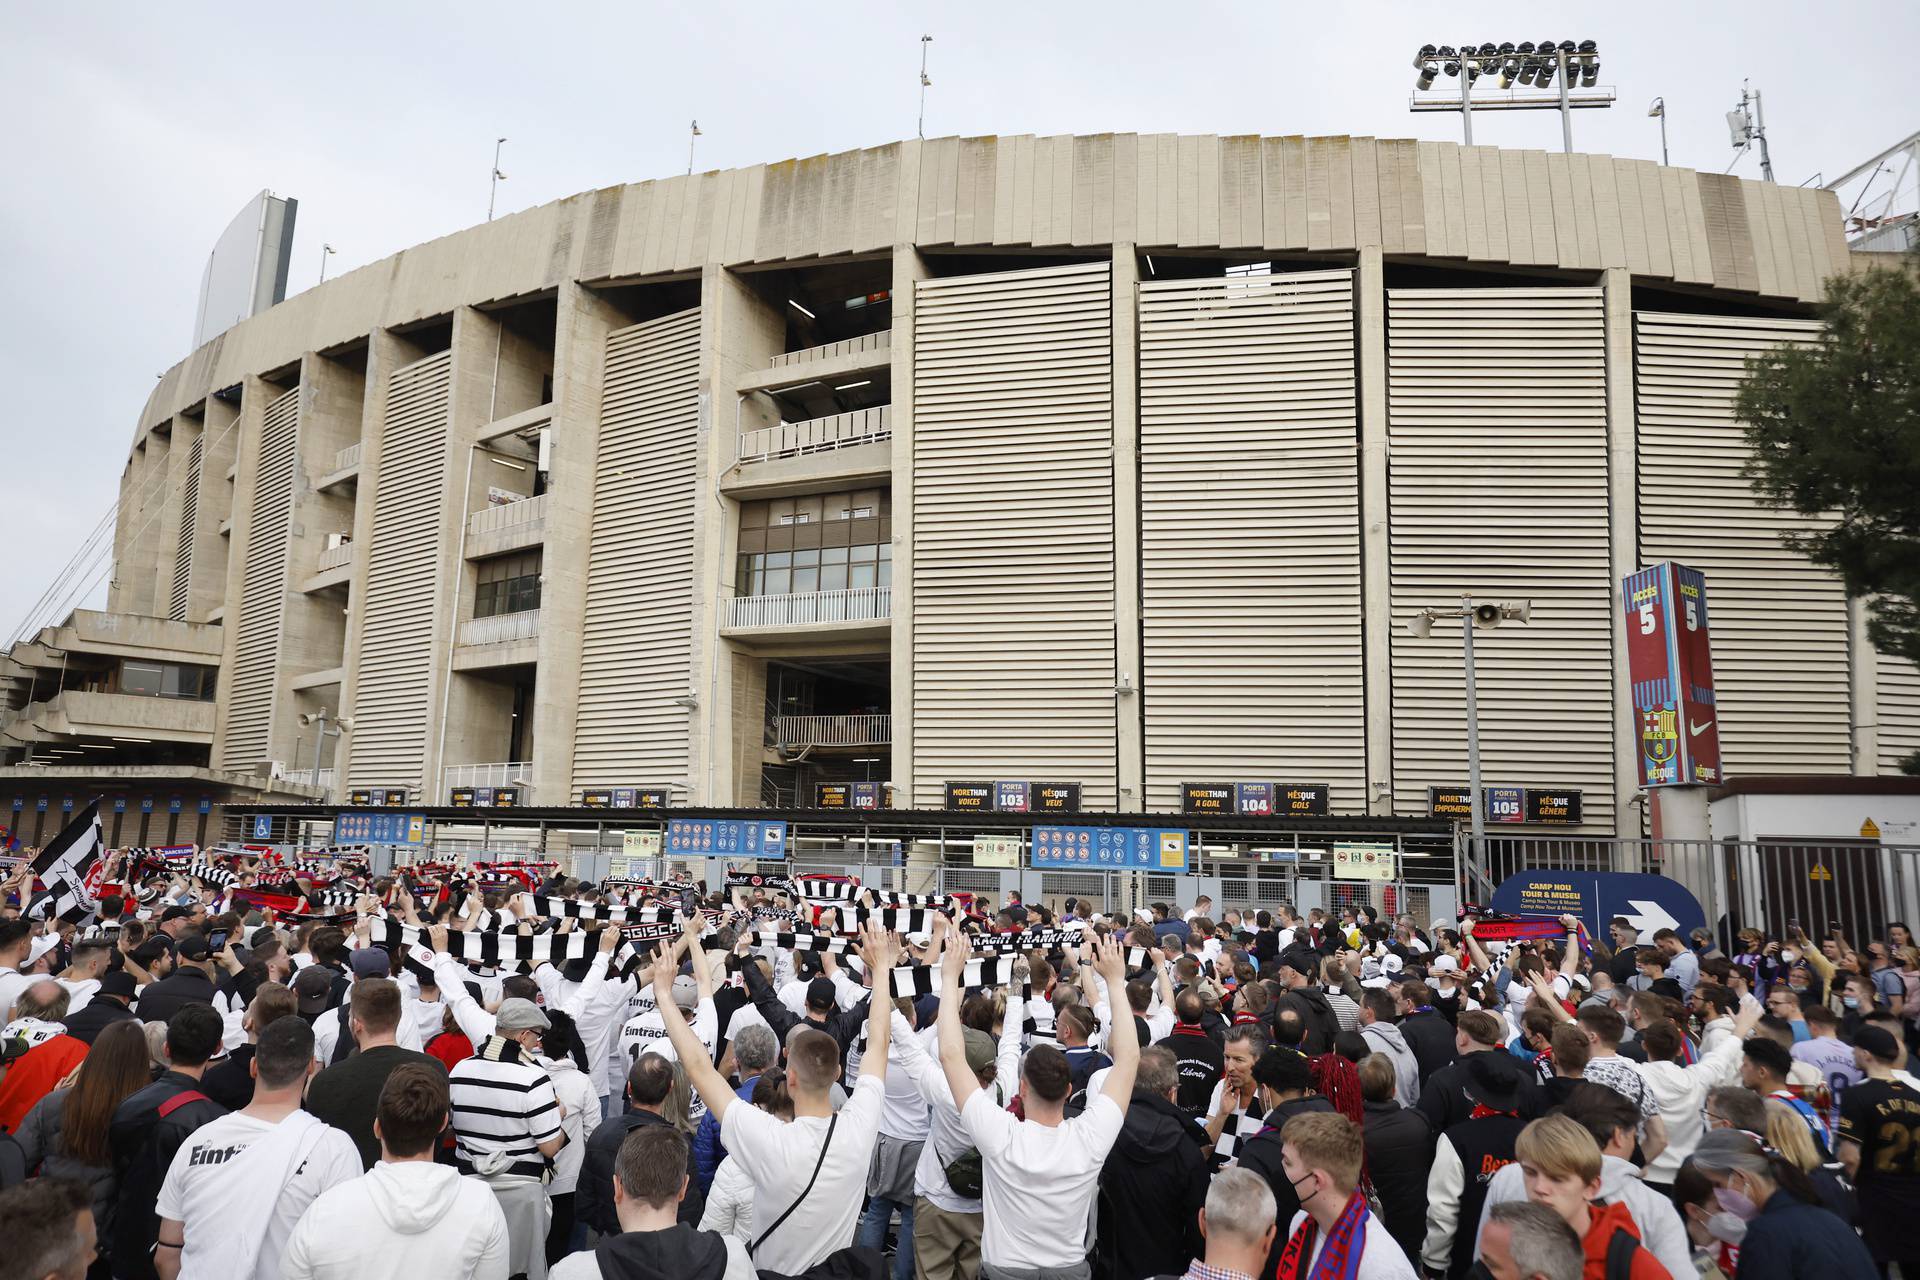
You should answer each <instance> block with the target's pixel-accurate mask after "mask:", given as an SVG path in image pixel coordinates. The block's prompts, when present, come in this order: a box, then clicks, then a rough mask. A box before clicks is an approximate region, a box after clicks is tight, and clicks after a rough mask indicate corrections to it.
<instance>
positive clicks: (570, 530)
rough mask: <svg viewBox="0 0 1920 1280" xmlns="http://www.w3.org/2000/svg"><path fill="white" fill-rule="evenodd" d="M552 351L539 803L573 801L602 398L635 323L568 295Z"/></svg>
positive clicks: (569, 287)
mask: <svg viewBox="0 0 1920 1280" xmlns="http://www.w3.org/2000/svg"><path fill="white" fill-rule="evenodd" d="M558 307H559V316H558V320H557V327H556V331H555V333H554V345H553V424H552V427H551V430H552V433H553V435H552V442H553V444H552V448H553V463H552V467H551V469H550V470H549V471H548V472H547V486H548V488H547V492H548V494H549V497H548V499H547V554H546V555H545V557H544V558H543V559H542V561H541V567H540V573H541V581H540V659H539V674H538V675H537V676H536V679H537V681H538V690H537V692H538V696H537V697H536V698H535V699H534V708H533V741H534V750H533V776H534V794H535V796H536V797H537V798H538V799H539V801H540V802H541V803H542V804H568V803H571V802H572V801H573V798H574V797H573V744H574V731H575V727H576V723H577V721H578V718H579V714H580V638H581V636H582V635H583V634H585V631H586V623H587V548H588V547H589V546H591V545H592V540H593V503H594V482H595V471H596V468H597V466H598V465H599V460H600V393H601V388H602V385H603V384H604V382H605V379H606V363H607V335H608V334H610V333H612V332H613V331H614V330H615V329H619V328H621V327H623V326H624V325H625V324H626V322H627V321H626V317H625V316H624V315H622V314H621V312H620V311H619V310H618V309H617V308H615V307H613V306H611V305H610V304H608V303H607V302H606V301H604V300H603V299H602V298H601V297H600V295H599V294H597V293H595V292H594V291H593V290H591V289H588V288H585V287H583V286H582V285H580V284H578V283H576V282H574V281H572V280H567V281H564V282H563V283H562V284H561V286H560V296H559V302H558Z"/></svg>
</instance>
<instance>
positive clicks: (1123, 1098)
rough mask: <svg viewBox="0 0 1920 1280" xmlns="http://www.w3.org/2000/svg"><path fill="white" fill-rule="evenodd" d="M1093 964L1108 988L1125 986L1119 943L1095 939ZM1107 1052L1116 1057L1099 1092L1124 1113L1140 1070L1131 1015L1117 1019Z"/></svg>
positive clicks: (1125, 968)
mask: <svg viewBox="0 0 1920 1280" xmlns="http://www.w3.org/2000/svg"><path fill="white" fill-rule="evenodd" d="M1093 963H1094V967H1095V968H1097V969H1098V970H1099V971H1100V976H1101V977H1102V978H1104V979H1106V983H1107V989H1108V990H1110V991H1111V990H1113V989H1115V988H1118V987H1122V986H1124V985H1125V983H1126V980H1127V961H1126V956H1125V955H1124V954H1122V952H1121V950H1120V945H1119V944H1118V943H1116V942H1112V941H1107V940H1101V941H1096V942H1095V943H1094V944H1093ZM1107 1052H1108V1054H1109V1056H1111V1057H1112V1058H1113V1067H1112V1069H1110V1070H1109V1071H1108V1072H1107V1083H1106V1086H1105V1087H1104V1088H1103V1089H1101V1091H1100V1092H1102V1093H1104V1094H1106V1095H1107V1096H1108V1097H1109V1098H1112V1099H1113V1101H1114V1103H1115V1105H1117V1106H1118V1107H1119V1108H1120V1112H1121V1114H1122V1115H1124V1114H1126V1110H1127V1103H1128V1102H1130V1101H1132V1100H1133V1078H1134V1075H1135V1073H1137V1072H1138V1071H1139V1070H1140V1037H1139V1036H1137V1035H1135V1034H1134V1033H1133V1019H1132V1018H1131V1017H1129V1018H1128V1019H1127V1021H1126V1022H1125V1023H1122V1022H1121V1021H1120V1020H1119V1019H1118V1018H1115V1019H1114V1021H1113V1034H1112V1035H1109V1036H1108V1037H1107Z"/></svg>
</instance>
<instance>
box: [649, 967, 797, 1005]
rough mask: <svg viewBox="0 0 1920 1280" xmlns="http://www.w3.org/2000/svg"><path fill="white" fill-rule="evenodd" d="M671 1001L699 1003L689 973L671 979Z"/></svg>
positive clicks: (696, 989) (689, 1003) (698, 986)
mask: <svg viewBox="0 0 1920 1280" xmlns="http://www.w3.org/2000/svg"><path fill="white" fill-rule="evenodd" d="M827 985H828V986H829V987H831V986H832V985H833V984H832V983H831V982H829V983H828V984H827ZM809 994H811V988H809ZM673 1002H674V1003H675V1004H677V1005H679V1006H680V1007H681V1008H682V1009H692V1008H693V1007H694V1006H695V1005H697V1004H699V1003H700V984H699V983H697V982H695V981H694V980H693V978H692V977H690V976H689V975H687V974H684V973H683V974H681V975H680V976H679V977H677V978H675V979H674V980H673Z"/></svg>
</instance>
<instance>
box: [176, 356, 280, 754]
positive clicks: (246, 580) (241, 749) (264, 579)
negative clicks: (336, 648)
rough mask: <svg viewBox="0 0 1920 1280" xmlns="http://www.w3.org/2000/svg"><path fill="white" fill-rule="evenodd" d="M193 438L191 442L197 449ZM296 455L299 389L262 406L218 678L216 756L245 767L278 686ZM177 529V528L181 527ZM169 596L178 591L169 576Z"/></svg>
mask: <svg viewBox="0 0 1920 1280" xmlns="http://www.w3.org/2000/svg"><path fill="white" fill-rule="evenodd" d="M199 443H200V442H199V441H198V440H196V441H194V445H195V447H196V448H197V447H198V446H199ZM299 455H300V390H299V388H297V387H296V388H295V389H293V390H292V391H289V392H287V393H286V394H285V395H283V396H281V397H280V398H279V399H277V400H275V401H274V402H273V403H272V404H269V405H268V406H267V409H266V412H265V414H263V415H262V419H261V425H260V461H259V465H258V467H257V468H256V470H255V472H254V482H253V508H252V516H251V519H250V520H249V522H248V525H247V530H246V547H245V560H244V562H243V564H242V566H241V584H240V610H239V615H240V616H239V618H238V619H237V623H236V621H235V620H233V619H229V623H228V625H237V627H238V629H237V630H236V631H235V633H234V638H233V671H232V673H231V675H230V677H229V678H228V679H227V680H226V681H225V682H224V683H225V686H226V699H227V733H226V737H225V739H224V743H225V745H224V746H223V748H222V760H223V763H224V765H225V767H226V768H229V769H249V768H252V767H253V766H254V765H255V764H257V763H258V762H259V761H261V760H266V759H269V758H270V752H271V750H272V745H273V702H274V695H275V694H276V693H277V692H278V687H279V683H280V681H279V667H280V625H281V619H282V615H283V613H284V611H285V609H284V606H285V602H286V591H287V560H288V556H289V554H290V552H291V549H292V538H291V537H290V536H289V535H290V529H291V524H292V519H293V468H294V464H295V463H296V462H297V461H298V459H299ZM183 527H184V526H183ZM174 582H175V586H174V594H175V596H176V598H177V597H179V595H180V594H181V592H180V587H179V578H178V576H177V575H176V577H175V579H174Z"/></svg>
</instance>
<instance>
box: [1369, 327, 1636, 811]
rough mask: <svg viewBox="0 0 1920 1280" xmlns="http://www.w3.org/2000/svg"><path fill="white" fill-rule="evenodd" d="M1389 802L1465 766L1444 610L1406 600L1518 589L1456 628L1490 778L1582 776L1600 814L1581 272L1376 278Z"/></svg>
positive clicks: (1593, 438)
mask: <svg viewBox="0 0 1920 1280" xmlns="http://www.w3.org/2000/svg"><path fill="white" fill-rule="evenodd" d="M1387 308H1388V311H1387V314H1388V328H1387V332H1388V357H1387V361H1388V415H1389V426H1388V446H1389V458H1390V461H1389V468H1390V475H1389V481H1388V502H1389V509H1390V515H1389V521H1390V524H1389V546H1390V549H1389V562H1390V566H1391V577H1392V602H1393V603H1392V610H1393V619H1394V624H1395V625H1394V627H1393V632H1392V640H1391V658H1392V672H1393V774H1394V805H1395V808H1396V809H1397V810H1398V811H1399V812H1401V813H1418V812H1422V811H1423V810H1424V808H1425V806H1426V789H1427V788H1428V787H1429V786H1442V785H1450V784H1455V785H1457V784H1460V783H1464V782H1465V781H1466V780H1467V763H1466V755H1467V753H1466V706H1465V704H1466V696H1465V691H1464V688H1463V679H1462V654H1461V647H1462V646H1461V639H1460V634H1459V624H1458V623H1457V622H1456V621H1453V620H1447V621H1445V622H1442V623H1440V624H1437V625H1436V626H1435V628H1434V632H1433V634H1432V635H1431V636H1429V637H1427V638H1426V639H1415V638H1414V637H1412V636H1410V635H1408V634H1407V632H1406V629H1405V627H1404V626H1403V625H1402V624H1404V623H1405V621H1406V620H1407V619H1408V618H1410V617H1411V616H1412V615H1413V614H1414V612H1415V611H1416V610H1418V609H1420V608H1422V607H1423V606H1457V605H1458V603H1459V600H1460V597H1461V595H1462V594H1471V595H1472V596H1474V597H1475V598H1476V599H1478V600H1493V601H1511V600H1524V599H1531V600H1532V601H1533V619H1532V621H1531V622H1530V623H1529V624H1527V625H1524V626H1522V625H1518V624H1515V623H1508V624H1506V625H1504V626H1502V627H1500V628H1499V629H1498V630H1496V631H1491V632H1488V631H1482V632H1479V633H1477V634H1476V636H1475V639H1476V641H1477V642H1478V643H1477V644H1476V645H1475V649H1474V656H1475V659H1476V668H1477V671H1478V676H1479V689H1478V693H1479V721H1480V749H1481V768H1482V778H1483V781H1484V782H1485V783H1486V784H1487V785H1490V786H1501V785H1505V786H1567V787H1578V788H1580V789H1581V790H1582V791H1583V792H1584V793H1585V815H1586V822H1587V827H1588V829H1589V830H1608V829H1610V828H1611V827H1612V825H1613V806H1614V785H1615V784H1614V776H1613V734H1614V715H1613V707H1612V659H1611V654H1612V636H1613V613H1614V611H1613V590H1614V588H1613V580H1612V572H1611V569H1610V567H1609V564H1608V553H1607V532H1608V503H1607V417H1606V408H1607V406H1606V353H1605V347H1604V344H1603V341H1602V308H1601V295H1600V291H1599V290H1598V289H1396V290H1390V291H1389V292H1388V294H1387Z"/></svg>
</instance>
